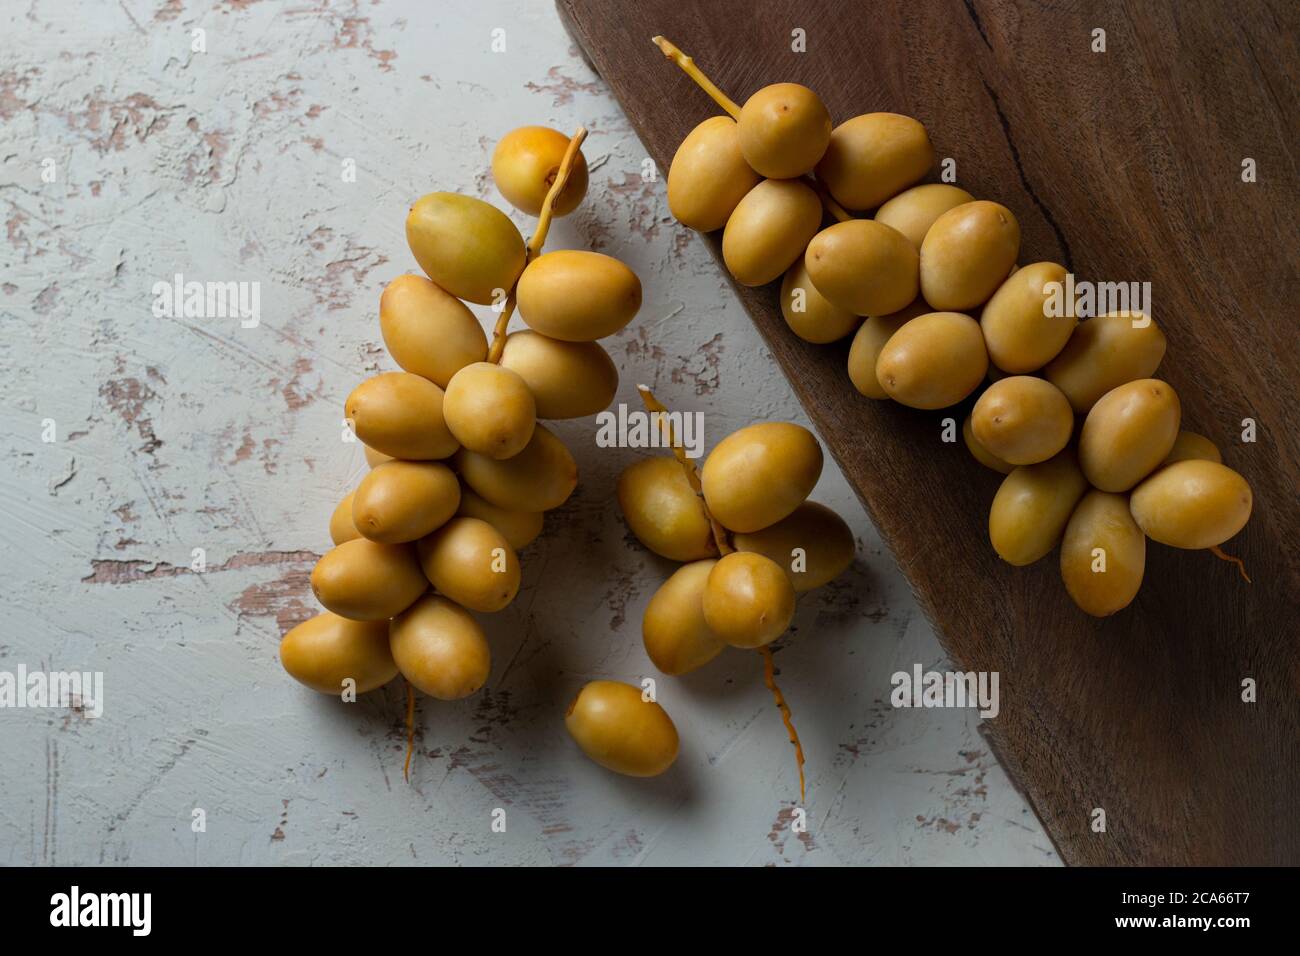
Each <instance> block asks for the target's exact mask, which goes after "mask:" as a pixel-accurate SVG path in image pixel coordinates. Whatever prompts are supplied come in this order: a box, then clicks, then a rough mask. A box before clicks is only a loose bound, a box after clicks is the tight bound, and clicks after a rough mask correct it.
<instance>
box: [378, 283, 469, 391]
mask: <svg viewBox="0 0 1300 956" xmlns="http://www.w3.org/2000/svg"><path fill="white" fill-rule="evenodd" d="M379 330H380V332H381V333H382V334H383V337H384V345H386V346H388V352H389V354H390V355H392V356H393V360H394V361H395V362H397V364H398V365H400V366H401V367H402V368H403V369H405V370H406V371H408V372H414V373H415V374H416V375H422V376H424V377H425V378H427V379H428V380H429V381H431V382H433V383H435V384H436V385H438V386H439V387H440V388H446V387H447V383H448V382H450V381H451V377H452V376H453V375H455V374H456V373H457V372H459V371H460V370H461V369H463V368H464V367H465V366H466V365H469V364H471V363H472V362H481V361H483V359H484V358H486V357H487V349H488V344H487V336H486V335H485V334H484V333H483V327H482V326H481V325H479V324H478V319H476V318H475V317H474V313H473V312H471V311H470V310H469V309H467V308H466V307H465V303H463V302H461V301H460V299H458V298H456V297H455V296H454V295H450V294H448V293H446V292H444V291H443V290H442V289H440V288H438V287H437V286H436V285H434V284H433V283H432V282H430V281H429V280H428V279H426V278H424V276H416V275H404V276H398V277H397V278H396V279H394V280H393V281H392V282H390V283H388V286H387V287H386V288H385V289H384V294H383V295H381V296H380V297H379Z"/></svg>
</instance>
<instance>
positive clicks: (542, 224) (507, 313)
mask: <svg viewBox="0 0 1300 956" xmlns="http://www.w3.org/2000/svg"><path fill="white" fill-rule="evenodd" d="M586 138H587V128H586V127H585V126H579V127H578V131H577V132H576V133H574V134H573V136H572V137H571V138H570V139H569V145H568V147H567V148H566V149H565V150H564V158H563V159H561V160H560V169H559V172H557V173H556V174H555V181H554V182H553V183H551V188H550V189H549V190H547V192H546V200H545V202H543V203H542V212H541V215H539V216H538V217H537V229H536V230H535V231H534V232H533V234H532V236H531V237H530V238H529V240H528V245H527V247H526V248H525V250H524V267H525V268H527V266H528V263H530V262H532V261H533V260H534V259H536V258H537V257H538V256H539V255H541V253H542V247H543V246H544V245H546V234H547V233H548V232H550V230H551V219H552V218H554V216H555V203H556V201H557V200H558V199H559V198H560V193H562V192H564V187H565V186H567V185H568V183H569V175H570V174H571V173H572V172H573V165H574V163H575V162H576V161H577V158H578V150H580V149H581V148H582V143H583V140H585V139H586ZM520 274H521V275H522V274H523V273H522V272H521V273H520ZM518 288H519V280H518V279H516V280H515V284H514V286H513V287H512V288H511V289H510V294H509V295H508V296H506V304H505V307H504V308H503V309H502V310H501V314H500V315H499V316H497V324H496V327H495V328H494V329H493V330H492V347H491V348H490V349H488V356H487V360H488V361H489V362H491V363H492V364H493V365H495V364H497V363H498V362H500V361H501V353H502V352H503V351H505V347H506V335H507V332H506V330H507V329H508V328H509V327H510V319H511V317H512V316H513V315H514V314H515V301H516V295H515V293H516V290H517V289H518Z"/></svg>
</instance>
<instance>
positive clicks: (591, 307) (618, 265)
mask: <svg viewBox="0 0 1300 956" xmlns="http://www.w3.org/2000/svg"><path fill="white" fill-rule="evenodd" d="M516 294H517V296H518V301H519V316H520V318H522V319H523V320H524V321H525V322H526V323H528V326H529V328H531V329H534V330H535V331H538V332H541V333H542V334H543V335H548V336H550V337H551V338H553V339H561V340H563V341H565V342H590V341H592V340H594V339H600V338H604V337H605V336H607V335H613V334H614V333H615V332H617V331H618V330H619V329H621V328H623V326H625V325H627V324H628V323H629V322H631V321H632V317H633V316H635V315H636V313H637V310H638V309H640V308H641V280H640V279H638V278H637V276H636V273H635V272H633V271H632V270H631V269H629V268H628V267H627V266H626V265H625V264H623V263H622V262H620V261H619V260H617V259H615V258H614V257H613V256H606V255H602V254H600V253H599V252H585V251H580V250H575V249H557V250H556V251H555V252H547V253H544V254H543V255H540V256H538V257H537V258H536V259H534V260H533V261H532V262H530V263H529V264H528V268H527V269H525V270H524V274H523V275H522V276H520V277H519V288H518V290H517V293H516Z"/></svg>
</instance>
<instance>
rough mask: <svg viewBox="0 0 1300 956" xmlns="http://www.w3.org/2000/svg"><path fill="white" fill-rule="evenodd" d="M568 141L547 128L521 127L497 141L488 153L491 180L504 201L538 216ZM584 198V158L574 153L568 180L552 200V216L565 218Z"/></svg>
mask: <svg viewBox="0 0 1300 956" xmlns="http://www.w3.org/2000/svg"><path fill="white" fill-rule="evenodd" d="M568 148H569V137H567V136H565V135H564V134H563V133H561V132H559V131H558V130H553V129H551V128H549V127H547V126H521V127H519V129H512V130H511V131H510V132H508V133H506V135H505V136H503V137H501V140H500V141H499V142H498V143H497V146H496V149H494V150H493V151H492V178H493V179H494V180H495V181H496V184H497V189H499V190H500V191H501V195H503V196H505V197H506V201H507V202H508V203H510V205H512V206H514V207H515V208H516V209H518V210H519V211H520V212H524V213H527V214H528V215H530V216H538V215H540V214H541V212H542V207H543V206H544V205H546V196H547V194H548V193H550V191H551V187H552V186H553V185H555V180H556V178H557V177H558V176H559V174H560V164H561V163H562V162H563V160H564V154H565V152H566V151H567V150H568ZM585 195H587V158H586V157H585V156H583V155H582V150H578V153H577V155H576V156H575V157H574V160H573V165H572V167H570V169H569V179H568V181H567V182H566V183H565V184H564V188H563V189H562V190H560V194H559V195H558V196H557V197H555V205H554V207H553V210H552V214H553V215H555V216H557V217H558V216H567V215H568V214H569V213H571V212H573V210H575V209H577V208H578V205H579V204H580V203H581V202H582V197H583V196H585Z"/></svg>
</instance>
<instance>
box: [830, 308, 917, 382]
mask: <svg viewBox="0 0 1300 956" xmlns="http://www.w3.org/2000/svg"><path fill="white" fill-rule="evenodd" d="M929 311H930V307H929V306H928V305H926V303H925V300H923V299H919V298H918V299H916V300H915V301H914V302H912V304H911V305H909V306H908V307H907V308H905V309H900V310H899V311H897V312H891V313H890V314H889V315H873V316H872V317H871V318H869V319H867V320H866V321H865V322H863V323H862V324H861V325H860V326H858V331H857V334H856V335H854V336H853V343H852V344H851V345H850V346H849V381H850V382H852V383H853V387H854V388H856V389H857V390H858V391H859V392H861V393H862V394H863V395H865V396H867V398H875V399H887V398H889V393H888V392H886V391H885V389H884V386H882V385H881V384H880V379H878V378H876V360H877V359H879V358H880V351H881V349H883V348H884V347H885V343H886V342H888V341H889V340H890V339H891V338H892V337H893V335H894V333H895V332H897V331H898V330H899V329H901V328H902V327H903V326H904V325H906V324H907V323H908V322H910V321H912V319H914V318H916V317H917V316H918V315H925V314H926V313H927V312H929Z"/></svg>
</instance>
